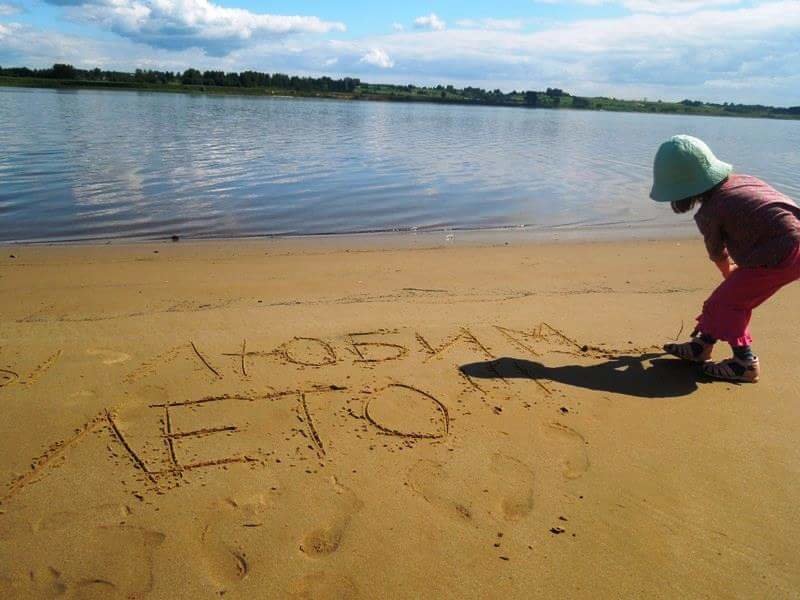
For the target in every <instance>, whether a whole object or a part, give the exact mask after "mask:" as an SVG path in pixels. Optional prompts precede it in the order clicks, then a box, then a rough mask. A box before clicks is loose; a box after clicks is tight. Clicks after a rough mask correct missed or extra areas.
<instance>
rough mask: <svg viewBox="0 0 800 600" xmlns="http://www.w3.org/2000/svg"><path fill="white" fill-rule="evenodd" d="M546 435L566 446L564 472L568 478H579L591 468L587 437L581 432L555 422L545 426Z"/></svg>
mask: <svg viewBox="0 0 800 600" xmlns="http://www.w3.org/2000/svg"><path fill="white" fill-rule="evenodd" d="M545 435H546V436H547V437H548V438H550V439H551V440H554V441H558V442H560V443H561V444H563V445H564V446H565V449H566V452H565V458H564V471H563V474H564V477H565V478H566V479H578V478H579V477H581V476H583V474H584V473H586V471H588V470H589V453H588V452H587V450H586V438H584V437H583V436H582V435H581V434H580V433H578V432H577V431H575V430H574V429H572V428H571V427H567V426H566V425H564V424H562V423H557V422H553V423H549V424H548V425H547V426H546V427H545Z"/></svg>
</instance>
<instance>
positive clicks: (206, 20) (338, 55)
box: [0, 0, 800, 106]
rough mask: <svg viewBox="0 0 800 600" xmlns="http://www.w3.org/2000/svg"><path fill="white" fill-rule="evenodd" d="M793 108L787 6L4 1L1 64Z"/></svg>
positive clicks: (724, 1)
mask: <svg viewBox="0 0 800 600" xmlns="http://www.w3.org/2000/svg"><path fill="white" fill-rule="evenodd" d="M53 62H70V63H72V64H75V65H78V66H83V67H93V66H101V67H105V68H116V69H124V70H132V69H134V68H137V67H141V68H161V69H171V70H183V69H185V68H188V67H190V66H193V67H197V68H200V69H212V68H213V69H224V70H237V71H238V70H243V69H257V70H262V71H271V72H272V71H282V72H289V73H298V74H307V75H315V76H318V75H321V74H328V75H332V76H345V75H349V76H356V77H360V78H362V79H364V80H366V81H373V82H394V83H415V84H436V83H444V84H454V85H457V86H461V85H478V86H481V87H486V88H491V89H494V88H500V89H503V90H511V89H544V88H546V87H561V88H563V89H566V90H568V91H570V92H572V93H576V94H584V95H607V96H617V97H622V98H649V99H656V98H660V99H664V100H679V99H682V98H693V99H703V100H714V101H734V102H760V103H765V104H774V105H781V106H792V105H800V2H798V1H797V0H775V1H765V2H761V1H756V0H508V1H504V2H495V3H488V2H477V1H474V0H461V1H458V2H456V1H454V0H448V1H440V2H418V1H406V2H402V3H383V2H372V3H364V2H350V1H334V0H295V1H288V0H280V1H275V2H266V1H262V0H0V65H4V66H6V65H29V66H46V65H49V64H52V63H53Z"/></svg>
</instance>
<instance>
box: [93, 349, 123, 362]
mask: <svg viewBox="0 0 800 600" xmlns="http://www.w3.org/2000/svg"><path fill="white" fill-rule="evenodd" d="M86 354H88V355H89V356H99V357H100V360H101V361H102V363H103V364H104V365H118V364H120V363H124V362H127V361H129V360H130V359H131V355H130V354H125V353H124V352H115V351H114V350H102V349H99V348H90V349H89V350H87V351H86Z"/></svg>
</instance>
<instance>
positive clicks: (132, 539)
mask: <svg viewBox="0 0 800 600" xmlns="http://www.w3.org/2000/svg"><path fill="white" fill-rule="evenodd" d="M37 537H40V538H41V539H40V540H39V542H38V543H37V544H36V547H37V548H39V550H38V551H37V552H39V553H41V554H42V556H35V557H24V556H18V557H16V560H18V561H20V562H21V563H22V564H24V563H25V561H26V558H29V559H30V560H31V561H32V562H34V563H35V562H39V566H35V565H32V566H30V567H26V568H25V571H26V574H25V575H24V576H20V577H19V578H17V579H12V580H10V581H7V582H6V583H5V584H3V585H5V586H6V587H7V588H9V589H10V590H12V592H11V594H10V595H8V594H4V595H3V596H2V597H3V598H61V597H68V598H80V599H90V598H91V599H98V600H99V599H101V598H102V599H104V600H105V599H115V598H120V599H122V598H143V597H145V596H146V595H147V594H148V593H149V592H150V591H151V589H152V587H153V573H152V571H153V560H154V558H153V553H154V552H155V551H156V548H157V547H158V546H160V545H161V544H162V542H163V541H164V539H165V536H164V535H163V534H161V533H159V532H156V531H151V530H147V529H141V528H138V527H129V526H122V525H115V526H99V527H89V528H85V529H84V528H80V527H78V528H75V527H72V528H69V529H64V530H59V529H50V530H48V531H47V532H46V533H40V534H37ZM76 548H79V549H80V552H79V553H76V552H75V549H76ZM45 561H47V562H45ZM49 561H52V562H50V564H48V562H49ZM42 563H44V565H46V566H44V565H42ZM0 590H3V586H2V585H0ZM3 591H4V592H5V590H3Z"/></svg>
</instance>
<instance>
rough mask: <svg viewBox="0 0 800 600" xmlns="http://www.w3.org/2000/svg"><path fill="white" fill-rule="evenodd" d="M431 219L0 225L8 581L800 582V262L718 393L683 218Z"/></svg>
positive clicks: (552, 593)
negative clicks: (703, 372) (517, 224)
mask: <svg viewBox="0 0 800 600" xmlns="http://www.w3.org/2000/svg"><path fill="white" fill-rule="evenodd" d="M440 237H441V238H444V236H443V235H442V236H440ZM404 239H405V238H404ZM457 240H458V236H457ZM443 242H444V241H443V239H442V240H441V241H440V242H436V243H432V242H431V243H428V242H423V241H420V242H419V243H417V244H414V243H407V242H404V243H403V244H400V245H399V246H398V247H395V248H392V247H391V244H389V245H388V247H387V246H381V245H378V244H369V243H364V242H363V241H358V240H352V241H350V242H347V241H346V242H333V241H329V240H313V239H312V240H261V241H230V242H208V243H187V242H184V241H181V242H179V243H171V242H167V243H147V244H131V245H118V244H114V245H85V246H6V247H2V248H0V290H1V291H2V293H0V405H1V406H2V410H3V418H2V420H0V450H2V452H1V453H0V597H2V598H50V597H65V598H219V597H225V598H797V597H798V596H799V595H800V512H799V509H798V505H800V445H798V443H797V432H798V431H800V408H798V398H800V383H799V382H800V366H798V363H797V348H796V342H797V339H798V333H800V332H799V331H798V326H797V324H796V323H795V322H794V321H792V320H791V319H787V318H786V315H787V314H790V315H795V314H796V307H797V306H798V302H800V286H798V285H794V286H793V287H790V288H787V289H785V290H783V291H782V292H781V293H780V294H779V295H778V296H777V297H775V298H774V299H773V300H772V301H770V302H769V303H768V304H767V305H765V306H764V307H762V308H761V309H760V310H759V311H757V313H756V316H755V319H754V322H753V333H754V337H755V338H756V345H755V349H756V351H757V352H758V354H759V355H760V357H761V360H762V363H763V379H762V382H761V383H759V384H757V385H751V386H737V385H731V384H727V383H715V382H709V381H703V380H699V379H698V377H697V371H696V368H695V367H693V366H690V365H685V364H681V363H679V362H678V361H675V360H672V359H669V358H666V357H664V356H663V355H662V353H661V351H660V350H659V348H660V345H661V344H662V343H664V342H669V341H673V340H675V339H676V338H677V337H679V336H680V337H681V338H683V337H685V336H686V335H687V334H688V333H689V332H690V331H691V330H692V327H693V319H694V316H695V315H696V313H697V312H698V310H699V308H700V306H701V303H702V301H703V300H704V298H705V297H706V296H707V294H708V293H709V291H710V290H711V289H712V288H713V286H714V285H715V284H716V283H717V281H718V279H719V275H718V274H717V272H716V270H715V268H714V266H713V265H712V264H711V263H710V262H708V261H707V260H706V258H705V253H704V250H703V247H702V244H701V242H699V241H697V240H688V241H687V240H669V241H646V240H641V241H634V242H624V243H605V242H604V243H580V244H578V243H576V244H572V243H570V244H567V243H562V244H534V243H512V244H510V245H505V244H504V243H503V242H502V241H501V242H499V243H486V244H473V245H470V244H464V245H462V244H459V243H455V244H451V243H443ZM400 246H402V247H400ZM726 354H727V349H726V348H723V347H720V348H718V350H717V355H718V356H719V357H723V356H725V355H726Z"/></svg>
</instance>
